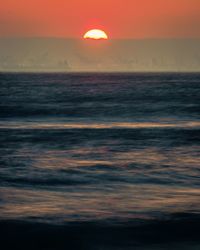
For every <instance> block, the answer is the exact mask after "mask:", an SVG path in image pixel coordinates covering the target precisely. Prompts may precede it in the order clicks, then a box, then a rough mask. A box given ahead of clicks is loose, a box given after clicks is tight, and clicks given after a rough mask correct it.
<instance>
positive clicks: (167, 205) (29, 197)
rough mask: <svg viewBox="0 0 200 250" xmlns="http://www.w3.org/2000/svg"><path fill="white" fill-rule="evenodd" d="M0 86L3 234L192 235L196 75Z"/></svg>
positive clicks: (11, 80) (198, 182)
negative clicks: (37, 229) (34, 230)
mask: <svg viewBox="0 0 200 250" xmlns="http://www.w3.org/2000/svg"><path fill="white" fill-rule="evenodd" d="M0 93H1V98H0V221H1V224H0V226H1V225H3V226H2V227H4V228H5V224H6V228H8V231H6V232H11V231H12V230H14V231H16V230H15V229H16V228H17V230H18V227H19V228H20V230H22V231H21V232H23V233H22V234H24V233H25V232H26V226H23V225H24V224H23V225H22V224H21V223H22V222H23V223H25V224H26V223H28V227H30V228H34V226H33V225H40V228H42V229H41V230H43V231H42V233H44V231H45V230H44V227H46V226H47V224H48V226H47V228H48V227H51V229H48V230H50V232H51V233H52V232H53V233H52V234H54V235H55V231H56V232H57V229H56V228H57V226H60V228H62V230H64V229H63V227H64V228H65V227H66V228H69V227H70V228H71V227H72V228H74V227H75V228H76V230H81V229H80V228H84V230H83V229H82V231H81V233H80V232H79V233H77V232H76V234H79V235H80V234H82V232H85V234H86V235H91V232H93V233H94V232H96V234H95V233H94V234H95V236H94V235H93V236H92V237H93V239H95V240H97V238H98V237H97V235H103V233H102V231H103V232H106V233H104V234H105V235H109V232H111V231H112V234H113V235H114V236H115V238H117V237H118V236H119V235H120V237H122V235H123V236H124V237H125V238H126V237H127V238H128V239H129V240H130V239H133V238H134V237H133V235H131V228H132V230H135V231H134V232H135V233H134V235H135V239H136V240H137V239H140V240H141V241H143V235H144V234H145V235H148V236H147V237H146V238H147V239H154V238H155V237H154V236H155V235H158V234H159V233H160V232H163V234H162V235H166V234H168V235H169V233H170V232H171V234H172V235H171V237H172V239H174V238H176V233H177V232H181V233H179V234H180V235H179V234H177V238H179V239H183V238H187V236H188V237H190V238H191V237H192V236H194V237H195V238H196V237H197V238H198V236H197V231H198V230H199V229H200V217H199V215H200V74H0ZM19 221H20V222H19ZM2 223H3V224H2ZM7 223H8V225H7ZM18 223H19V225H18ZM37 223H38V224H37ZM39 223H40V224H39ZM46 223H47V224H46ZM174 223H175V224H174ZM155 224H156V226H155ZM17 225H18V226H17ZM45 225H46V226H45ZM83 225H84V226H83ZM85 225H87V226H85ZM152 225H154V226H152ZM13 228H14V229H13ZM52 228H53V229H52ZM77 228H78V229H77ZM88 228H90V229H88ZM99 228H100V229H99ZM102 228H103V229H102ZM105 228H106V229H105ZM152 228H153V229H152ZM101 229H102V231H101ZM111 229H112V230H111ZM197 229H198V230H197ZM48 230H47V231H48ZM51 230H53V231H51ZM66 230H69V229H66ZM70 230H71V229H70ZM95 230H96V231H95ZM99 230H100V231H99ZM106 230H108V234H107V231H106ZM109 230H110V231H109ZM115 230H119V231H117V232H115ZM120 230H122V231H120ZM195 230H196V231H195ZM192 231H193V232H192ZM70 232H71V231H70ZM87 232H88V233H87ZM136 232H139V233H136ZM149 232H151V233H150V234H149ZM175 232H176V233H175ZM191 232H192V233H191ZM40 233H41V232H38V234H39V235H40ZM42 233H41V234H42ZM68 233H69V232H68ZM173 233H174V234H173ZM184 233H185V236H184ZM63 234H64V233H63ZM105 235H104V236H105ZM162 235H160V238H161V239H162V237H163V236H162ZM62 236H63V235H62V233H61V234H60V233H59V237H61V238H62ZM27 237H28V236H27ZM38 237H39V236H38ZM63 237H64V236H63ZM65 237H66V236H65ZM84 237H86V236H84ZM95 237H96V238H95ZM120 237H118V239H119V238H120ZM17 238H18V239H19V238H20V237H18V236H17ZM57 238H58V235H57ZM86 238H87V237H86ZM105 238H106V237H104V239H105ZM127 238H126V239H124V241H126V242H127ZM62 239H63V238H62ZM70 239H73V237H71V236H70ZM169 239H171V238H170V236H169ZM95 240H94V241H95ZM98 240H99V238H98ZM98 240H97V241H98ZM74 241H76V239H75V240H74ZM74 241H73V242H74ZM88 241H90V240H88ZM99 241H100V240H99ZM122 241H123V240H121V241H120V240H119V242H121V243H122ZM155 241H156V238H155ZM59 242H62V240H59ZM119 242H118V243H119ZM56 244H57V243H56ZM71 244H72V247H71V249H73V248H74V249H75V246H73V243H71ZM83 245H84V244H83ZM111 245H112V244H111ZM119 245H120V244H119ZM79 248H80V247H79ZM86 248H87V249H89V246H87V247H86ZM65 249H66V248H65ZM99 249H100V248H99ZM102 249H103V248H102ZM110 249H111V248H110ZM187 249H189V248H187ZM197 249H199V248H197Z"/></svg>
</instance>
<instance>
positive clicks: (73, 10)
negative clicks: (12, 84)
mask: <svg viewBox="0 0 200 250" xmlns="http://www.w3.org/2000/svg"><path fill="white" fill-rule="evenodd" d="M90 28H102V29H104V30H105V31H106V32H107V33H108V35H109V36H110V37H112V38H163V37H167V38H170V37H200V0H0V36H1V37H5V36H18V37H20V36H32V37H33V36H37V37H38V36H42V37H46V36H48V37H49V36H51V37H81V35H82V33H84V32H85V31H87V30H88V29H90Z"/></svg>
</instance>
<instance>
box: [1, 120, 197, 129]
mask: <svg viewBox="0 0 200 250" xmlns="http://www.w3.org/2000/svg"><path fill="white" fill-rule="evenodd" d="M114 128H122V129H125V128H127V129H141V128H147V129H151V128H200V121H190V122H174V123H161V122H107V123H104V122H94V123H45V122H19V123H17V122H9V121H6V122H1V123H0V129H114Z"/></svg>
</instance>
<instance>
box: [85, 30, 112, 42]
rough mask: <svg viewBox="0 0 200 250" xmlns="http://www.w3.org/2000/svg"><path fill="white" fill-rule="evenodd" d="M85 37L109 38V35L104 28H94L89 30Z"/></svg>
mask: <svg viewBox="0 0 200 250" xmlns="http://www.w3.org/2000/svg"><path fill="white" fill-rule="evenodd" d="M83 38H84V39H95V40H100V39H108V36H107V34H106V33H105V32H104V31H103V30H99V29H93V30H89V31H87V32H86V33H85V35H84V36H83Z"/></svg>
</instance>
